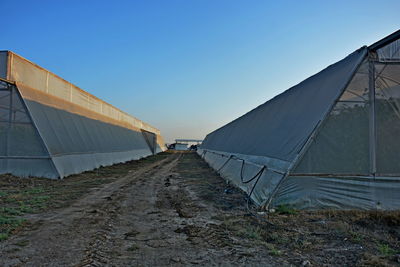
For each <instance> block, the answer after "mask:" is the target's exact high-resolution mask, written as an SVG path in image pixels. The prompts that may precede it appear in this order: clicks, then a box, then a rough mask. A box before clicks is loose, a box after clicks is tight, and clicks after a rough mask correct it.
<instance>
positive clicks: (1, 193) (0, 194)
mask: <svg viewBox="0 0 400 267" xmlns="http://www.w3.org/2000/svg"><path fill="white" fill-rule="evenodd" d="M7 195H8V193H7V192H4V191H0V197H5V196H7Z"/></svg>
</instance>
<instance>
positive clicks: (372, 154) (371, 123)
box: [369, 60, 376, 176]
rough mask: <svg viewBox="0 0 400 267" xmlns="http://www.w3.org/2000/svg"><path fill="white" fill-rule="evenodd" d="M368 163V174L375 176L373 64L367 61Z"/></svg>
mask: <svg viewBox="0 0 400 267" xmlns="http://www.w3.org/2000/svg"><path fill="white" fill-rule="evenodd" d="M369 103H370V105H369V161H370V173H371V175H372V176H375V174H376V111H375V64H374V62H373V60H370V61H369Z"/></svg>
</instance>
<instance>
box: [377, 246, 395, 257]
mask: <svg viewBox="0 0 400 267" xmlns="http://www.w3.org/2000/svg"><path fill="white" fill-rule="evenodd" d="M377 248H378V250H379V253H381V254H382V256H393V255H394V254H396V251H395V250H394V249H392V248H391V247H389V245H387V244H378V245H377Z"/></svg>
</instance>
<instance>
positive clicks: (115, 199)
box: [76, 154, 180, 267]
mask: <svg viewBox="0 0 400 267" xmlns="http://www.w3.org/2000/svg"><path fill="white" fill-rule="evenodd" d="M179 158H180V155H179V154H177V155H173V156H171V157H170V158H168V159H167V160H165V161H162V162H160V163H158V164H156V165H155V166H152V167H151V168H150V169H148V170H146V171H144V172H143V173H142V175H140V176H141V177H138V176H139V175H137V174H136V175H135V176H136V177H137V179H132V180H130V181H129V182H128V183H126V184H124V185H123V186H121V187H120V190H117V191H115V192H113V193H112V194H111V195H110V196H109V197H106V199H107V200H108V202H105V203H104V204H103V206H101V207H100V209H101V211H102V213H106V214H109V216H104V217H103V218H104V220H103V221H102V223H100V224H98V225H97V227H98V228H100V229H99V230H98V231H97V232H96V233H95V234H94V235H93V236H92V237H91V238H90V242H89V244H88V246H87V247H86V249H85V257H84V259H83V260H82V261H81V262H80V263H79V264H77V265H76V266H77V267H78V266H79V267H86V266H104V265H110V264H111V262H112V260H113V259H114V258H115V256H120V255H118V252H117V251H118V249H119V246H118V245H116V244H114V241H115V239H116V238H118V237H116V236H115V235H114V236H113V233H116V232H118V230H117V229H116V228H115V226H114V225H116V224H118V221H119V219H120V217H123V216H125V214H124V213H121V212H120V210H121V206H120V205H121V203H123V201H124V199H125V198H126V197H127V194H129V193H132V192H131V191H132V187H135V186H137V184H138V183H140V184H141V185H140V186H143V185H144V183H143V182H144V181H146V180H153V179H154V176H160V175H162V174H164V173H166V172H168V171H169V170H171V169H172V168H173V167H174V166H175V165H176V163H177V161H178V160H179ZM110 214H113V216H110Z"/></svg>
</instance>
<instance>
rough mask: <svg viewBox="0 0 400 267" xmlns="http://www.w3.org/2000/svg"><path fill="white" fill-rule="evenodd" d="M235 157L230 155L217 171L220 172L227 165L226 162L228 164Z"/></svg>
mask: <svg viewBox="0 0 400 267" xmlns="http://www.w3.org/2000/svg"><path fill="white" fill-rule="evenodd" d="M231 159H233V155H230V156H229V158H228V159H227V160H226V161H225V162H224V164H222V166H221V167H219V169H218V170H217V172H218V173H219V172H220V171H221V170H222V169H223V168H224V167H225V166H226V164H228V162H229V161H230V160H231Z"/></svg>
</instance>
